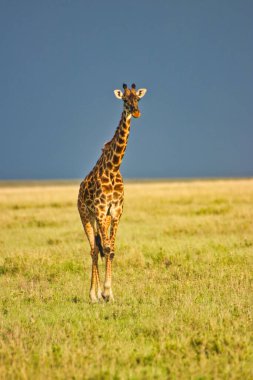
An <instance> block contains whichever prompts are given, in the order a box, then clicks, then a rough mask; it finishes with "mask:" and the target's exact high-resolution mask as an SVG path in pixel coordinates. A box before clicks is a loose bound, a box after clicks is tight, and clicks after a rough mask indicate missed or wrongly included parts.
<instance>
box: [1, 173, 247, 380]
mask: <svg viewBox="0 0 253 380" xmlns="http://www.w3.org/2000/svg"><path fill="white" fill-rule="evenodd" d="M78 187H79V185H78V184H75V183H72V184H67V183H66V184H65V185H64V184H44V185H40V184H36V183H35V184H33V185H32V186H30V185H29V184H23V185H19V186H14V185H8V184H5V185H2V186H0V300H1V310H0V332H1V336H0V378H1V379H4V380H5V379H194V380H204V379H205V380H207V379H229V380H232V379H244V380H246V379H252V378H253V372H252V370H253V365H252V362H253V350H252V343H253V342H252V316H253V313H252V305H253V302H252V301H253V297H252V284H253V280H252V263H253V257H252V256H253V180H224V181H221V180H216V181H193V182H159V183H158V182H157V183H155V182H150V183H149V182H146V183H128V184H126V186H125V209H124V213H123V217H122V220H121V223H120V227H119V232H118V237H117V251H116V256H115V259H114V262H113V291H114V297H115V302H114V303H110V304H95V305H94V304H90V302H89V298H88V293H89V282H90V264H91V263H90V261H91V260H90V256H89V247H88V244H87V241H86V239H85V238H84V234H83V231H82V227H81V223H80V220H79V215H78V213H77V209H76V197H77V192H78ZM100 267H101V270H102V272H103V269H104V268H103V264H102V263H101V262H100Z"/></svg>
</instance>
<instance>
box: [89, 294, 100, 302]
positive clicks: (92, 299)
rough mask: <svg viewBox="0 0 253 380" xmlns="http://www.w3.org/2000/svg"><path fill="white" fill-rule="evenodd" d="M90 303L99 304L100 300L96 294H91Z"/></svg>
mask: <svg viewBox="0 0 253 380" xmlns="http://www.w3.org/2000/svg"><path fill="white" fill-rule="evenodd" d="M90 301H91V303H97V302H98V299H97V297H96V295H95V294H90Z"/></svg>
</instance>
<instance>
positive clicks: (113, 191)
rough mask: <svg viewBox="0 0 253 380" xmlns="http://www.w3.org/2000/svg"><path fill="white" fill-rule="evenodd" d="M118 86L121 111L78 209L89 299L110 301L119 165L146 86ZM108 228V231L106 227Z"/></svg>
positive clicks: (82, 191)
mask: <svg viewBox="0 0 253 380" xmlns="http://www.w3.org/2000/svg"><path fill="white" fill-rule="evenodd" d="M123 89H124V91H123V93H122V91H121V90H118V89H117V90H114V94H115V96H116V98H118V99H122V100H123V112H122V115H121V119H120V122H119V126H118V127H117V129H116V131H115V133H114V136H113V138H112V139H111V140H110V141H109V142H107V143H106V144H105V145H104V147H103V149H102V154H101V156H100V158H99V159H98V161H97V163H96V165H95V166H94V168H93V169H92V170H91V172H90V173H89V174H88V175H87V176H86V177H85V179H84V180H83V181H82V182H81V184H80V189H79V194H78V202H77V205H78V210H79V214H80V218H81V222H82V225H83V228H84V231H85V234H86V236H87V238H88V241H89V244H90V249H91V251H90V254H91V259H92V270H91V285H90V294H89V295H90V299H91V302H98V301H100V300H103V299H104V300H105V301H106V302H108V301H109V300H112V301H113V299H114V298H113V293H112V287H111V282H112V280H111V279H112V275H111V272H112V260H113V258H114V247H115V238H116V232H117V228H118V224H119V221H120V217H121V214H122V211H123V202H124V187H123V179H122V176H121V174H120V171H119V168H120V164H121V162H122V159H123V157H124V154H125V150H126V147H127V141H128V136H129V132H130V124H131V117H132V116H133V117H134V118H139V117H140V116H141V113H140V111H139V106H138V102H139V100H140V99H141V98H142V97H143V96H144V95H145V94H146V91H147V90H146V89H145V88H142V89H139V90H136V85H135V84H134V83H133V84H132V86H131V89H129V88H128V87H127V85H126V84H123ZM109 228H110V231H109ZM99 253H100V255H101V257H104V256H105V280H104V288H103V291H102V290H101V285H100V277H99V270H98V254H99Z"/></svg>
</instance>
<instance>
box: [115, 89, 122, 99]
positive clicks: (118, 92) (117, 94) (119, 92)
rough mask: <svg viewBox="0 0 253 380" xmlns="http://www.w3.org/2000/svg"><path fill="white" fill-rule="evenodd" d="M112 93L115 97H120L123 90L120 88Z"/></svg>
mask: <svg viewBox="0 0 253 380" xmlns="http://www.w3.org/2000/svg"><path fill="white" fill-rule="evenodd" d="M114 95H115V96H116V98H118V99H122V96H123V92H122V91H120V90H114Z"/></svg>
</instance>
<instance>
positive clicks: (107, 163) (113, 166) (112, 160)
mask: <svg viewBox="0 0 253 380" xmlns="http://www.w3.org/2000/svg"><path fill="white" fill-rule="evenodd" d="M130 125H131V115H129V114H128V113H127V111H125V110H124V111H123V112H122V115H121V119H120V123H119V126H118V128H117V129H116V132H115V134H114V136H113V138H112V140H111V141H109V142H108V143H107V144H105V147H104V150H103V154H102V156H103V155H104V159H103V164H104V165H103V166H104V168H105V169H109V170H110V171H114V172H115V171H118V170H119V167H120V165H121V162H122V160H123V157H124V154H125V150H126V147H127V141H128V136H129V132H130Z"/></svg>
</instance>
